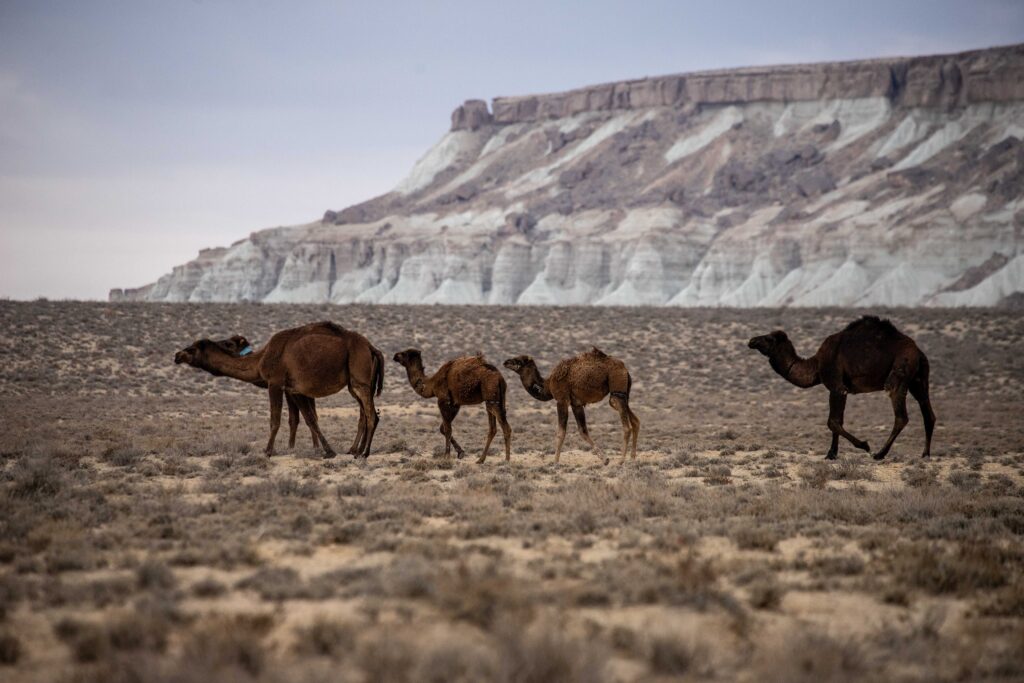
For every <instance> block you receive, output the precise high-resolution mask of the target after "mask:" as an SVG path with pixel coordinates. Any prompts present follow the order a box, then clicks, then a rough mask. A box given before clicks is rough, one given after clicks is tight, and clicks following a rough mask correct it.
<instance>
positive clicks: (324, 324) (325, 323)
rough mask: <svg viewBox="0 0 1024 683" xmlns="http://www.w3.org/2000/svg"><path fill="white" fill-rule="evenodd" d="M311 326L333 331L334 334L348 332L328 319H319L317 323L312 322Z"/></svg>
mask: <svg viewBox="0 0 1024 683" xmlns="http://www.w3.org/2000/svg"><path fill="white" fill-rule="evenodd" d="M311 327H320V328H323V329H325V330H329V331H331V332H334V333H335V334H345V333H346V332H348V330H346V329H345V328H344V327H342V326H341V325H339V324H338V323H336V322H332V321H330V320H321V321H320V322H318V323H313V325H312V326H311Z"/></svg>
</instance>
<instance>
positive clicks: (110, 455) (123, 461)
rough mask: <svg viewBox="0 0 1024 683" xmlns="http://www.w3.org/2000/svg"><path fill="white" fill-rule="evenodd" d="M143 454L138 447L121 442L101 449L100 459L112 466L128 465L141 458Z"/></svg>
mask: <svg viewBox="0 0 1024 683" xmlns="http://www.w3.org/2000/svg"><path fill="white" fill-rule="evenodd" d="M143 455H144V454H143V452H142V451H141V450H139V449H138V448H135V447H134V446H128V445H123V444H122V445H120V446H112V447H110V448H108V449H106V450H105V451H103V454H102V455H101V456H100V460H102V461H103V462H105V463H107V464H108V465H113V466H114V467H129V466H131V465H134V464H135V463H137V462H138V461H139V460H141V459H142V457H143Z"/></svg>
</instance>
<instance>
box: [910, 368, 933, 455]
mask: <svg viewBox="0 0 1024 683" xmlns="http://www.w3.org/2000/svg"><path fill="white" fill-rule="evenodd" d="M909 388H910V395H911V396H913V397H914V398H915V399H917V404H918V405H919V406H921V417H922V418H923V419H924V452H923V453H921V457H922V458H927V457H928V456H929V455H931V453H932V431H933V430H934V429H935V411H933V410H932V402H931V399H930V398H928V360H927V359H925V358H924V357H922V359H921V367H920V369H919V370H918V373H917V377H915V378H914V381H913V382H911V383H910V387H909Z"/></svg>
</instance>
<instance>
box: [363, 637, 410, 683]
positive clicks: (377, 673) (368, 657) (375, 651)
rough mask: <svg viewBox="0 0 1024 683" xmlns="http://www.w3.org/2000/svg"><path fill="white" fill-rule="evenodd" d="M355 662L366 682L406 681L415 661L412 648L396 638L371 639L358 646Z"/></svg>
mask: <svg viewBox="0 0 1024 683" xmlns="http://www.w3.org/2000/svg"><path fill="white" fill-rule="evenodd" d="M356 660H357V662H358V663H359V668H360V669H362V671H363V673H364V674H365V676H366V680H367V681H406V680H410V679H409V672H410V671H411V670H412V666H413V663H414V661H415V659H414V657H413V650H412V647H411V646H410V645H409V643H407V642H406V641H404V640H400V639H396V638H387V639H379V640H378V639H371V640H367V641H365V642H363V644H362V645H361V646H360V648H359V650H358V652H357V654H356Z"/></svg>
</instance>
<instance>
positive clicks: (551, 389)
mask: <svg viewBox="0 0 1024 683" xmlns="http://www.w3.org/2000/svg"><path fill="white" fill-rule="evenodd" d="M504 365H505V367H506V368H508V369H509V370H511V371H513V372H515V373H516V374H518V375H519V379H520V380H522V382H523V386H524V387H525V388H526V391H527V392H528V393H529V394H530V396H533V397H534V398H535V399H537V400H538V401H550V400H552V399H554V400H555V401H557V407H558V438H557V439H556V440H555V462H556V463H557V462H558V460H559V458H560V457H561V455H562V443H563V442H564V441H565V429H566V424H567V423H568V421H569V408H570V407H571V408H572V414H573V416H574V417H575V418H576V426H577V428H579V430H580V436H582V437H583V439H584V441H586V442H587V443H588V444H590V447H591V448H593V449H594V452H595V453H596V454H597V456H598V457H599V458H602V459H603V460H604V464H605V465H607V464H608V458H606V457H605V456H604V452H603V451H602V450H601V448H600V447H598V445H597V444H596V443H594V440H593V439H592V438H590V432H589V431H588V430H587V415H586V412H585V411H584V406H586V405H587V404H589V403H598V402H600V401H602V400H604V397H605V396H607V395H608V394H611V398H610V399H609V401H608V403H609V405H611V407H612V408H614V409H615V411H616V412H617V413H618V414H619V417H620V418H622V458H621V459H620V460H619V464H620V465H621V464H622V463H624V462H625V461H626V451H627V450H628V448H629V444H630V439H632V442H633V459H634V460H635V459H636V440H637V436H638V435H639V434H640V418H638V417H637V416H636V414H635V413H634V412H633V411H632V410H631V409H630V407H629V391H630V388H631V387H632V386H633V379H632V378H631V377H630V376H629V371H628V370H627V369H626V365H625V364H624V363H623V362H622V361H621V360H619V359H618V358H613V357H612V356H609V355H607V354H606V353H604V352H603V351H601V350H600V349H598V348H597V347H596V346H595V347H594V348H593V349H591V350H590V351H587V352H586V353H581V354H580V355H578V356H575V357H574V358H566V359H565V360H563V361H561V362H560V363H558V365H556V366H555V369H554V370H552V371H551V375H549V376H548V378H547V379H544V377H542V376H541V374H540V371H539V370H538V369H537V364H536V363H535V362H534V360H533V358H531V357H530V356H516V357H515V358H509V359H508V360H507V361H505V363H504Z"/></svg>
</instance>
